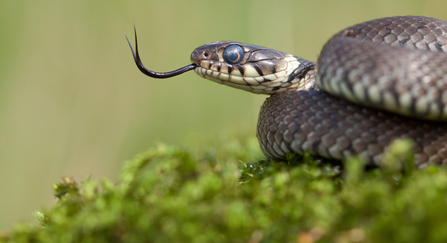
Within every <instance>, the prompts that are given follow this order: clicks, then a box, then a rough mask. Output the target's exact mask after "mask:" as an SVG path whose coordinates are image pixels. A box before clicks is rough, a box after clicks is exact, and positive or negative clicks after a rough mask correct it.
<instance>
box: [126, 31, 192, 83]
mask: <svg viewBox="0 0 447 243" xmlns="http://www.w3.org/2000/svg"><path fill="white" fill-rule="evenodd" d="M134 32H135V51H134V50H133V48H132V45H131V44H130V41H129V38H127V35H126V33H124V35H125V36H126V39H127V43H128V44H129V47H130V50H131V51H132V55H133V59H134V60H135V64H137V67H138V69H140V71H141V72H142V73H144V74H146V75H147V76H149V77H152V78H170V77H174V76H177V75H179V74H182V73H185V72H188V71H190V70H193V69H196V68H197V67H198V66H197V64H195V63H192V64H189V65H186V66H184V67H182V68H179V69H177V70H174V71H170V72H164V73H161V72H154V71H152V70H149V69H147V68H146V67H145V66H144V65H143V63H142V62H141V59H140V55H139V53H138V41H137V29H136V28H135V26H134Z"/></svg>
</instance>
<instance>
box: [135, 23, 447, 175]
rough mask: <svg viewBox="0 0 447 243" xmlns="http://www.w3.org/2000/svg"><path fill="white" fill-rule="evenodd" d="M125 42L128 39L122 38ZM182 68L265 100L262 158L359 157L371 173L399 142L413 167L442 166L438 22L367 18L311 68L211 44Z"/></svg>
mask: <svg viewBox="0 0 447 243" xmlns="http://www.w3.org/2000/svg"><path fill="white" fill-rule="evenodd" d="M126 38H127V36H126ZM136 38H137V36H136V31H135V51H136V52H134V50H133V48H132V46H131V44H130V42H129V40H127V41H128V43H129V46H130V48H131V50H132V54H133V57H134V60H135V62H136V64H137V66H138V68H139V69H140V70H141V71H142V72H143V73H144V74H146V75H148V76H150V77H154V78H168V77H172V76H175V75H178V74H181V73H184V72H186V71H189V70H195V72H196V73H197V74H198V75H199V76H201V77H203V78H206V79H209V80H212V81H215V82H217V83H220V84H225V85H228V86H231V87H235V88H238V89H242V90H246V91H250V92H253V93H259V94H269V95H270V97H268V98H267V99H266V100H265V102H264V104H263V105H262V107H261V111H260V113H259V119H258V124H257V137H258V140H259V144H260V146H261V149H262V151H263V152H264V154H265V155H266V156H267V157H269V158H273V159H280V160H281V159H284V158H285V157H286V155H287V153H290V152H291V153H296V154H303V153H305V152H310V153H311V154H314V155H318V156H321V157H324V158H328V159H335V160H344V159H346V158H348V157H351V156H353V155H359V156H361V157H362V158H363V159H364V161H365V162H366V163H368V164H370V165H372V164H373V165H380V164H381V163H382V159H383V154H384V152H385V151H386V150H387V148H388V147H389V145H390V144H391V143H392V142H393V141H394V140H396V139H398V138H407V139H411V140H413V141H414V152H415V156H414V161H415V164H416V165H417V166H419V167H422V166H424V165H427V164H447V123H445V121H446V120H447V54H445V53H444V52H446V51H447V22H446V21H442V20H438V19H434V18H428V17H417V16H403V17H390V18H382V19H376V20H371V21H368V22H364V23H360V24H357V25H354V26H352V27H349V28H346V29H344V30H342V31H340V32H339V33H337V34H336V35H334V37H332V38H331V39H330V40H329V41H328V42H327V43H326V44H325V45H324V47H323V49H322V51H321V52H320V54H319V57H318V61H317V63H313V62H310V61H307V60H304V59H301V58H299V57H297V56H294V55H291V54H287V53H283V52H279V51H275V50H272V49H269V48H265V47H260V46H255V45H248V44H243V43H239V42H228V41H218V42H213V43H209V44H205V45H203V46H200V47H198V48H196V49H195V50H194V51H193V52H192V54H191V61H192V64H190V65H187V66H185V67H183V68H180V69H177V70H175V71H172V72H167V73H159V72H154V71H151V70H149V69H147V68H145V67H144V66H143V64H142V62H141V59H140V56H139V53H138V45H137V40H136Z"/></svg>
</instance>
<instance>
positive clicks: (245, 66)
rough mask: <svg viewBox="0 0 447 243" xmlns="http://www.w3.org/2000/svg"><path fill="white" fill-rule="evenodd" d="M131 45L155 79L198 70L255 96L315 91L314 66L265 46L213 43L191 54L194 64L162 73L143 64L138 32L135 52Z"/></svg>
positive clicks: (138, 58) (223, 42)
mask: <svg viewBox="0 0 447 243" xmlns="http://www.w3.org/2000/svg"><path fill="white" fill-rule="evenodd" d="M126 39H127V36H126ZM127 42H128V43H129V46H130V49H131V50H132V54H133V57H134V60H135V63H136V64H137V66H138V68H139V69H140V71H141V72H143V73H144V74H146V75H148V76H150V77H153V78H169V77H173V76H176V75H179V74H182V73H184V72H187V71H190V70H193V69H194V70H195V72H196V73H197V74H198V75H199V76H200V77H203V78H206V79H209V80H212V81H215V82H217V83H220V84H225V85H228V86H231V87H235V88H239V89H243V90H247V91H250V92H253V93H262V94H274V93H278V92H284V91H289V90H308V89H314V88H315V87H314V84H313V79H314V75H315V70H314V67H315V64H314V63H312V62H309V61H306V60H304V59H301V58H298V57H296V56H293V55H291V54H287V53H283V52H279V51H275V50H271V49H268V48H264V47H259V46H254V45H248V44H243V43H239V42H228V41H217V42H212V43H208V44H205V45H203V46H200V47H198V48H196V49H195V50H194V51H193V52H192V53H191V62H192V64H190V65H187V66H185V67H182V68H179V69H177V70H174V71H171V72H166V73H159V72H154V71H151V70H149V69H147V68H145V67H144V65H143V63H142V62H141V59H140V56H139V54H138V43H137V33H136V31H135V52H134V50H133V48H132V45H131V44H130V42H129V39H127Z"/></svg>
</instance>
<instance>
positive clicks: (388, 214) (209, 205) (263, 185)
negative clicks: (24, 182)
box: [0, 139, 447, 243]
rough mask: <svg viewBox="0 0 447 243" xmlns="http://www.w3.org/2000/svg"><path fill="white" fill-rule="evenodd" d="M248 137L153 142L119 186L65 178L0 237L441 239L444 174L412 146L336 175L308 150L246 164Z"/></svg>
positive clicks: (354, 163) (445, 237) (446, 199)
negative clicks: (46, 204) (195, 144)
mask: <svg viewBox="0 0 447 243" xmlns="http://www.w3.org/2000/svg"><path fill="white" fill-rule="evenodd" d="M253 141H255V140H254V139H252V140H249V141H236V140H235V141H232V142H229V143H228V144H230V145H229V146H227V147H225V146H223V147H221V150H219V151H216V150H214V149H211V148H207V149H204V150H203V151H197V152H191V151H187V150H184V149H182V148H178V147H175V146H167V145H159V146H157V147H155V148H153V149H150V150H149V151H147V152H146V153H143V154H140V155H138V156H137V157H136V158H135V159H133V160H131V161H128V162H127V163H126V164H125V166H124V168H123V169H122V172H121V176H120V181H119V183H117V184H114V183H112V182H110V181H108V180H106V179H103V180H101V181H100V182H99V183H97V182H95V181H94V180H93V179H92V178H89V179H87V180H85V181H83V182H80V183H76V182H74V181H72V180H71V179H69V178H64V179H63V182H62V183H59V184H57V185H55V186H54V191H55V195H56V196H57V197H58V198H59V201H58V203H57V204H56V205H54V206H53V207H50V208H46V209H44V210H42V211H39V212H36V213H35V215H36V218H37V219H38V220H39V222H40V226H36V225H29V224H18V225H16V226H15V227H14V229H13V230H12V231H11V232H10V233H8V234H4V235H0V242H61V243H63V242H297V241H298V242H314V241H317V240H318V241H319V242H445V241H447V231H446V230H445V229H446V228H447V218H446V217H445V215H447V196H446V195H447V171H446V169H445V168H444V167H434V166H429V167H427V168H425V169H423V170H419V171H417V170H414V168H412V167H411V166H409V163H408V161H411V159H412V155H411V153H408V151H409V150H408V148H410V147H411V144H410V146H408V144H406V142H403V143H400V144H397V145H395V146H394V147H393V148H392V149H390V153H389V154H388V155H387V156H388V157H387V163H386V165H385V167H384V168H383V169H373V170H369V171H365V170H364V169H363V166H362V162H361V161H360V160H358V159H351V160H348V161H346V163H344V165H343V167H344V170H343V173H341V172H340V171H341V170H340V168H339V167H338V166H330V165H327V164H326V162H325V161H318V160H315V159H312V158H311V157H310V156H308V155H306V156H304V158H298V157H297V156H293V155H290V156H289V158H288V161H287V162H286V163H275V162H271V161H259V162H255V163H245V161H246V159H247V158H249V157H250V156H253V155H254V156H261V155H260V154H259V151H258V150H257V148H255V147H254V146H253ZM410 164H411V163H410ZM402 166H403V167H402ZM402 168H403V169H402ZM401 171H403V173H402V172H401Z"/></svg>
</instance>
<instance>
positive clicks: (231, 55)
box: [223, 45, 244, 64]
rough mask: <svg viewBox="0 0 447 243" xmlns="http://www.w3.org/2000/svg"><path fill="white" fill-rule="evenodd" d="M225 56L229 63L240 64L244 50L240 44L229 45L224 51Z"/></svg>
mask: <svg viewBox="0 0 447 243" xmlns="http://www.w3.org/2000/svg"><path fill="white" fill-rule="evenodd" d="M223 58H224V60H225V62H227V63H229V64H238V63H240V62H241V61H242V59H244V50H243V49H242V47H241V46H238V45H231V46H228V47H227V48H226V49H225V50H224V52H223Z"/></svg>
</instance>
